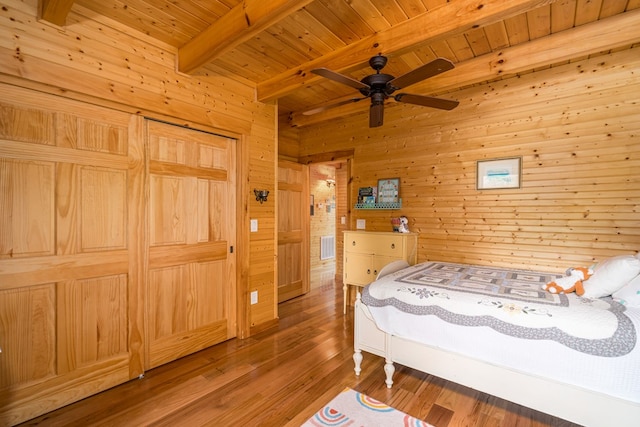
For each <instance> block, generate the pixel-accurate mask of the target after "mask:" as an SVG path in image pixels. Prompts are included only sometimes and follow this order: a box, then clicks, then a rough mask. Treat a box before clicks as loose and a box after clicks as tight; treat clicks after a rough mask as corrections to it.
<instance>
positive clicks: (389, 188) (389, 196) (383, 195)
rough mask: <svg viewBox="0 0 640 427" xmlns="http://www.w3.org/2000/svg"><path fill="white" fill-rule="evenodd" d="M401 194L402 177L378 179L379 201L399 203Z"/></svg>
mask: <svg viewBox="0 0 640 427" xmlns="http://www.w3.org/2000/svg"><path fill="white" fill-rule="evenodd" d="M399 195H400V178H385V179H379V180H378V203H398V200H399Z"/></svg>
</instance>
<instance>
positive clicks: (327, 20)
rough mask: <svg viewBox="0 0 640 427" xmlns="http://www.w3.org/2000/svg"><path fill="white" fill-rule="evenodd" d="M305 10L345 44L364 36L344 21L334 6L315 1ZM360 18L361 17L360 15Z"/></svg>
mask: <svg viewBox="0 0 640 427" xmlns="http://www.w3.org/2000/svg"><path fill="white" fill-rule="evenodd" d="M305 10H306V11H307V12H308V13H309V14H310V15H311V16H313V18H314V19H315V20H316V21H318V22H321V23H322V25H323V26H325V27H326V28H327V29H328V30H329V31H331V32H332V33H333V34H334V36H336V37H337V38H338V39H340V40H341V41H342V42H343V43H345V44H349V43H353V42H355V41H357V40H360V39H361V38H362V36H361V35H359V34H357V33H356V32H355V31H353V30H352V29H351V27H350V26H349V25H348V24H347V23H346V22H344V21H342V20H341V19H340V17H339V16H338V15H337V13H334V10H333V8H331V7H330V6H328V5H326V4H325V3H322V2H313V3H311V4H310V5H309V6H307V7H306V8H305ZM356 15H357V14H356ZM358 18H359V19H360V17H359V16H358Z"/></svg>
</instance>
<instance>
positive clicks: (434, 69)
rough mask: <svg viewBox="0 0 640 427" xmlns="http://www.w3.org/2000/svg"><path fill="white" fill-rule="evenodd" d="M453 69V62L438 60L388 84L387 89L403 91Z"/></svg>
mask: <svg viewBox="0 0 640 427" xmlns="http://www.w3.org/2000/svg"><path fill="white" fill-rule="evenodd" d="M453 68H454V65H453V62H451V61H449V60H448V59H444V58H436V59H434V60H433V61H431V62H429V63H427V64H424V65H422V66H421V67H418V68H416V69H415V70H413V71H409V72H408V73H406V74H403V75H401V76H399V77H396V78H395V79H393V80H391V81H389V82H388V83H387V87H388V88H393V90H398V89H402V88H404V87H407V86H410V85H412V84H414V83H418V82H419V81H422V80H424V79H427V78H429V77H433V76H437V75H438V74H440V73H444V72H445V71H449V70H451V69H453Z"/></svg>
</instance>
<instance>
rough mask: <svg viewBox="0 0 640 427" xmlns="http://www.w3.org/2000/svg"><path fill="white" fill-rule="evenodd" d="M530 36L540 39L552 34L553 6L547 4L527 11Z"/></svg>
mask: <svg viewBox="0 0 640 427" xmlns="http://www.w3.org/2000/svg"><path fill="white" fill-rule="evenodd" d="M527 22H528V24H529V38H530V39H531V40H533V39H539V38H540V37H546V36H548V35H549V34H551V6H550V5H546V6H543V7H539V8H537V9H534V10H531V11H529V12H527Z"/></svg>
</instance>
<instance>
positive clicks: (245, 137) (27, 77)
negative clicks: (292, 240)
mask: <svg viewBox="0 0 640 427" xmlns="http://www.w3.org/2000/svg"><path fill="white" fill-rule="evenodd" d="M37 3H38V2H37V1H36V0H27V1H21V0H5V1H4V2H3V7H2V10H1V11H0V81H1V82H6V83H10V84H14V85H18V86H23V87H27V88H33V89H35V90H41V91H45V92H50V93H54V94H58V95H60V96H64V97H69V98H74V99H77V100H81V101H86V102H88V103H92V104H99V105H103V106H108V107H111V108H114V109H116V110H120V111H127V112H130V113H134V114H143V115H146V116H149V117H153V118H157V119H162V120H166V121H168V122H171V123H176V124H184V125H191V126H194V127H203V128H204V129H206V130H213V131H214V132H216V133H220V134H222V135H224V136H229V137H233V138H237V139H238V141H239V142H238V144H239V149H238V158H239V166H240V167H239V175H240V177H239V179H238V180H237V182H238V183H239V185H240V188H239V191H240V193H239V202H238V211H239V212H240V216H241V217H240V219H239V221H240V223H239V224H238V230H241V232H240V235H239V238H238V242H239V247H238V248H236V249H237V250H238V255H239V256H238V260H239V261H238V262H239V265H238V268H239V288H240V289H239V291H240V292H239V298H240V301H239V309H240V313H244V316H243V315H242V314H241V315H240V318H239V319H238V321H239V330H240V334H241V335H248V334H249V333H250V331H251V330H252V329H253V330H259V329H261V328H262V327H266V326H269V325H272V324H273V322H275V321H276V320H277V305H276V303H275V301H276V298H275V277H276V272H275V268H276V267H275V265H276V263H275V256H276V252H275V251H276V246H275V241H276V239H275V205H274V203H273V202H272V201H270V203H265V204H263V205H260V204H259V203H258V202H256V201H255V197H253V189H254V188H260V189H262V188H266V189H269V190H270V191H271V192H272V194H275V191H274V190H275V183H276V157H277V144H276V138H277V135H276V133H277V125H276V121H277V119H276V107H275V106H274V105H265V104H262V103H258V102H256V101H255V90H254V88H253V87H250V86H247V85H244V84H241V83H238V82H237V81H234V80H231V79H229V78H223V77H214V76H208V75H206V73H202V72H201V73H199V75H197V76H193V77H191V76H187V75H184V74H177V73H176V72H175V71H174V70H175V54H176V50H175V48H173V47H171V46H168V45H165V44H162V43H160V42H158V41H156V40H153V39H151V38H149V37H147V36H145V35H144V34H141V33H135V32H133V31H132V30H131V29H129V28H126V27H122V26H120V25H119V24H117V23H115V22H113V21H111V20H109V19H107V18H104V17H100V16H95V15H94V14H93V13H90V12H89V11H87V10H86V9H84V8H83V7H82V6H81V5H80V4H78V3H74V5H73V7H72V10H71V13H70V15H69V17H68V19H67V25H66V26H65V27H63V28H62V27H56V26H54V25H51V24H48V23H46V22H39V21H38V20H37V19H36V15H37V13H36V10H37ZM271 200H274V199H271ZM251 218H256V219H258V220H259V224H260V227H259V231H258V232H257V233H249V220H250V219H251ZM141 238H142V236H141ZM251 290H258V291H259V294H260V299H259V302H258V304H256V305H252V306H249V303H248V293H249V292H250V291H251Z"/></svg>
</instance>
